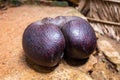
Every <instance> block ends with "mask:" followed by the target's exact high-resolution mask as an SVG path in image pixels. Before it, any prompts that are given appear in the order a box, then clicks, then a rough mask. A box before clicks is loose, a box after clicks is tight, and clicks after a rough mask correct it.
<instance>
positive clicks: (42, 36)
mask: <svg viewBox="0 0 120 80" xmlns="http://www.w3.org/2000/svg"><path fill="white" fill-rule="evenodd" d="M22 45H23V49H24V51H25V54H26V56H27V57H28V58H29V59H30V60H31V61H33V62H34V63H36V64H38V65H40V66H45V67H54V66H55V65H57V64H59V62H60V61H61V58H62V57H63V55H64V54H65V55H66V56H68V57H71V58H75V59H85V58H88V57H89V56H90V55H91V54H92V52H93V51H94V49H95V48H96V36H95V32H94V30H93V28H92V27H91V25H90V24H89V23H88V22H87V21H85V20H84V19H82V18H80V17H77V16H58V17H56V18H50V17H49V18H44V19H42V20H38V21H36V22H33V23H31V24H30V25H28V27H27V28H26V29H25V31H24V33H23V38H22Z"/></svg>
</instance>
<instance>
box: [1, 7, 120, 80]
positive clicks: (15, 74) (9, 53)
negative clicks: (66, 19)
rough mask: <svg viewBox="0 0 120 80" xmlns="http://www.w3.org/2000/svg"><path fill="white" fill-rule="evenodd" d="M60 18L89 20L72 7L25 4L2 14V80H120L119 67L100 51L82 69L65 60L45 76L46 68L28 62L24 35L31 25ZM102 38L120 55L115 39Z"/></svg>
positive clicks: (99, 37) (100, 37) (101, 37)
mask: <svg viewBox="0 0 120 80" xmlns="http://www.w3.org/2000/svg"><path fill="white" fill-rule="evenodd" d="M60 15H62V16H63V15H64V16H65V15H67V16H69V15H74V16H81V17H83V18H84V19H85V17H84V16H82V15H81V14H80V13H78V12H77V11H75V10H74V9H73V8H70V7H49V6H32V5H24V6H21V7H11V8H8V9H7V10H3V11H0V80H33V79H34V80H92V79H94V80H120V77H119V72H118V71H116V67H115V65H114V64H112V63H111V62H109V61H108V60H107V59H106V58H105V56H104V54H103V53H101V52H100V51H97V50H96V51H95V52H94V53H93V55H91V57H90V58H89V60H88V61H87V62H86V63H85V64H84V65H82V66H81V65H80V66H71V65H69V64H68V63H67V62H66V61H65V60H62V61H61V63H60V64H59V65H58V66H57V67H56V68H55V69H52V71H50V72H49V73H42V72H41V70H43V68H41V67H39V66H38V65H36V64H32V63H31V62H30V61H29V60H27V59H26V57H25V53H24V51H23V49H22V34H23V32H24V30H25V28H26V27H27V25H29V24H30V23H32V22H34V21H37V20H40V19H42V18H44V17H56V16H60ZM98 39H105V40H108V41H110V42H111V44H113V45H114V46H115V47H116V49H117V50H118V51H119V52H120V50H119V49H120V47H117V46H120V44H118V43H116V42H115V41H114V40H112V39H110V38H106V37H103V36H98ZM109 66H112V68H110V67H109ZM112 76H114V77H112Z"/></svg>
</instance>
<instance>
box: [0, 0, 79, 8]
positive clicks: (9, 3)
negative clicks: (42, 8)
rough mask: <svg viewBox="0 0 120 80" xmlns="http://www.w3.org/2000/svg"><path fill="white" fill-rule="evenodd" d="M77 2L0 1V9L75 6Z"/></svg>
mask: <svg viewBox="0 0 120 80" xmlns="http://www.w3.org/2000/svg"><path fill="white" fill-rule="evenodd" d="M78 2H79V0H0V8H3V7H5V6H15V7H17V6H20V5H23V4H35V5H50V6H61V7H65V6H73V7H75V6H77V5H78Z"/></svg>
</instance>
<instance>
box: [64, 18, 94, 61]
mask: <svg viewBox="0 0 120 80" xmlns="http://www.w3.org/2000/svg"><path fill="white" fill-rule="evenodd" d="M62 32H63V34H64V37H65V40H66V48H65V51H64V54H65V55H67V56H69V57H71V58H75V59H85V58H88V57H89V56H90V54H92V52H93V51H94V49H95V48H96V35H95V32H94V30H93V28H92V27H91V25H90V24H89V23H88V22H87V21H85V20H84V19H82V18H79V19H75V20H71V21H69V22H68V23H66V24H65V25H64V26H63V27H62Z"/></svg>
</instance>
